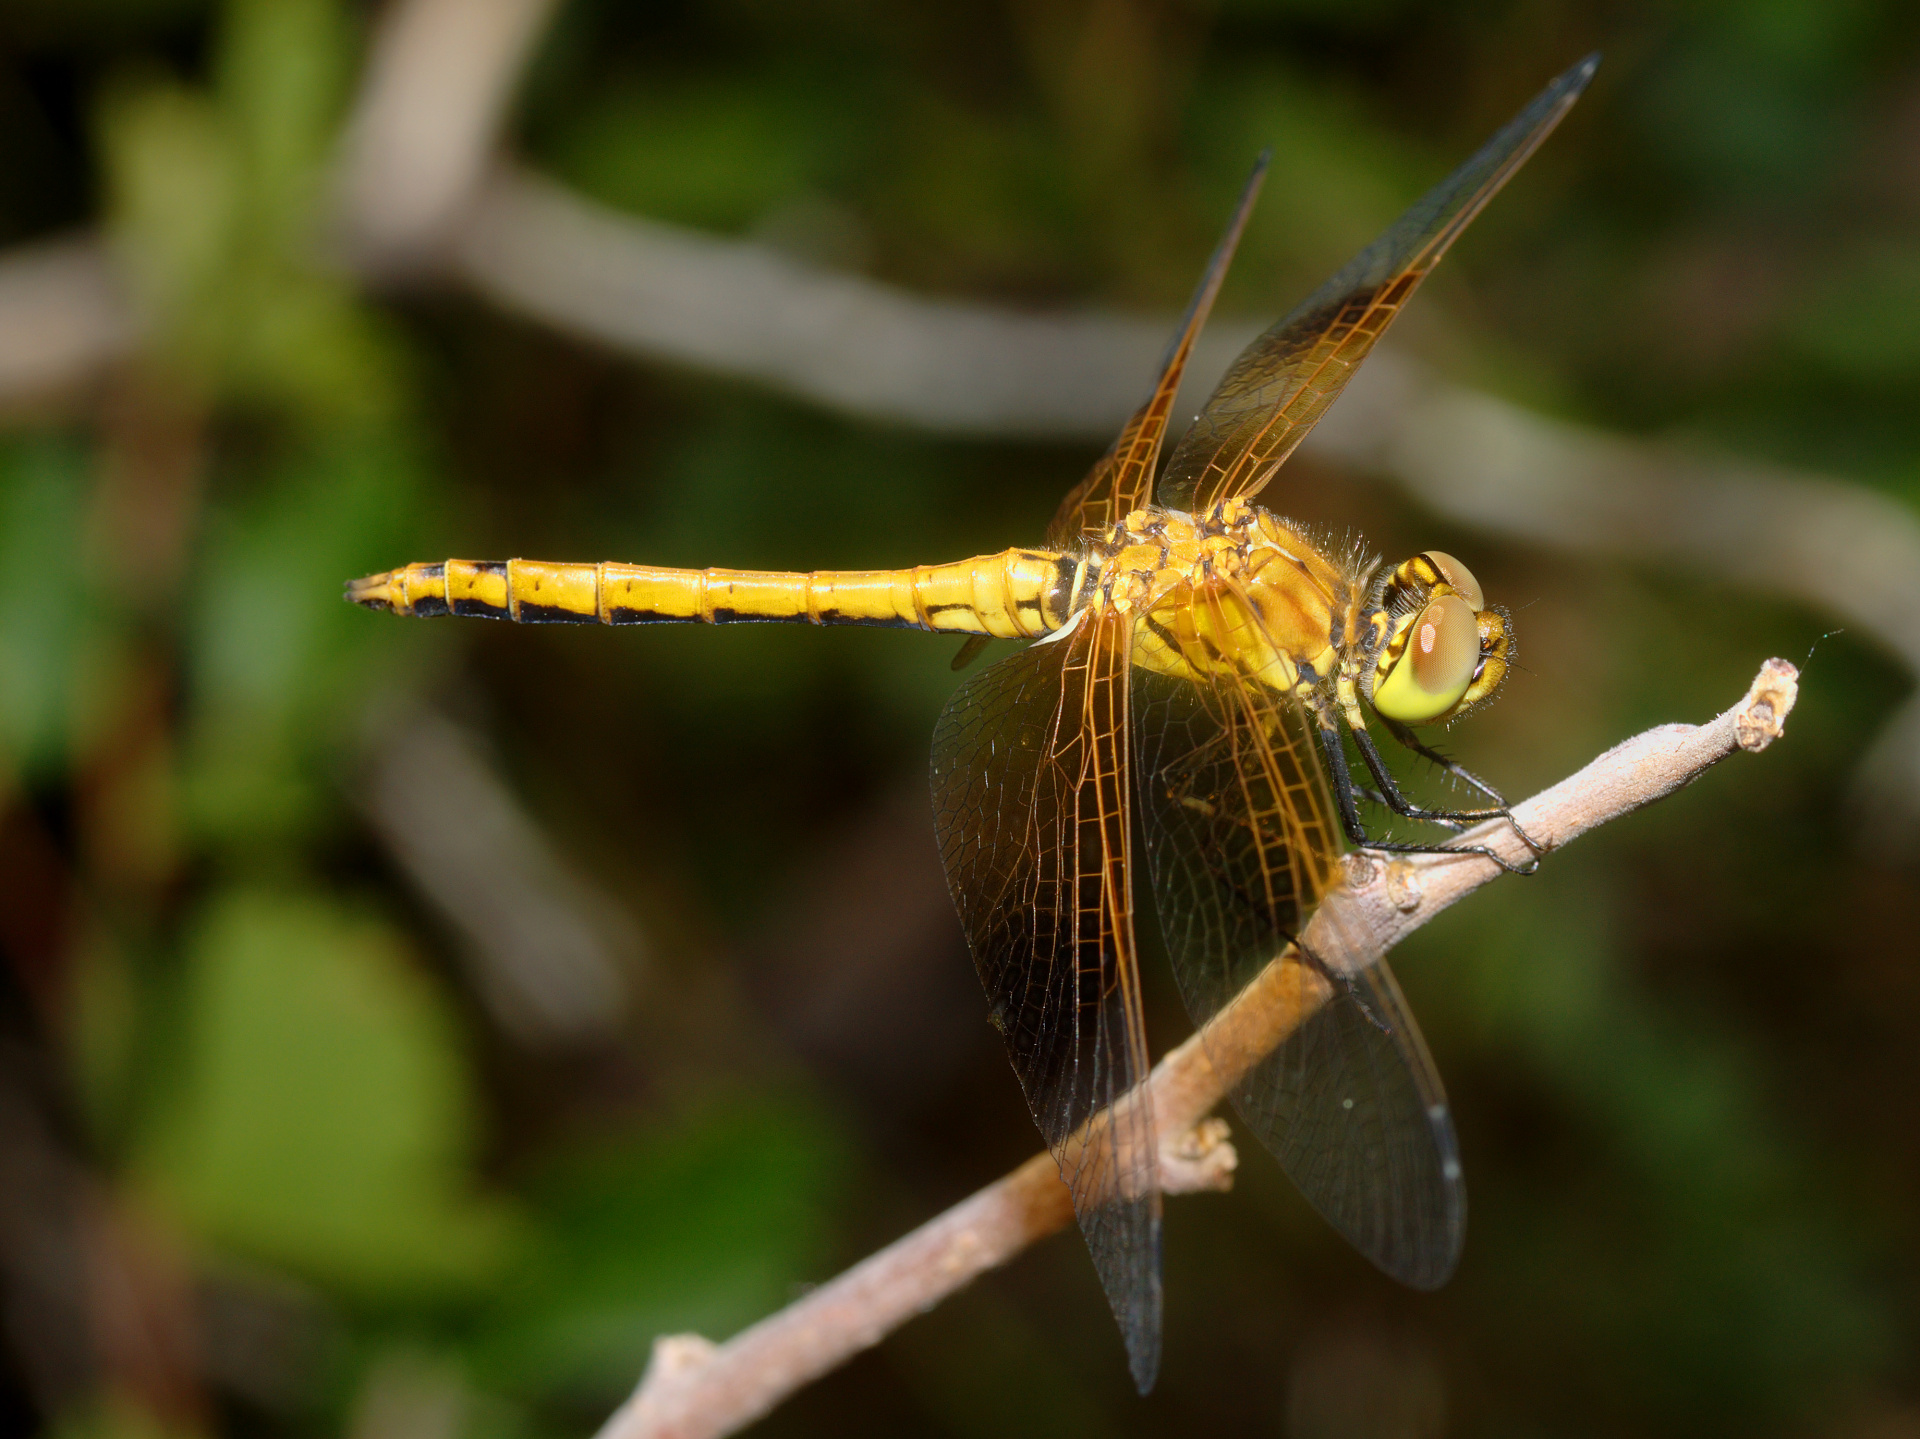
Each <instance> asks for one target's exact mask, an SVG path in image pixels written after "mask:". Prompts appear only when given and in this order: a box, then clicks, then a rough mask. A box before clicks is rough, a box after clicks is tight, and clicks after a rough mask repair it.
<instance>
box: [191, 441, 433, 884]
mask: <svg viewBox="0 0 1920 1439" xmlns="http://www.w3.org/2000/svg"><path fill="white" fill-rule="evenodd" d="M420 471H421V465H420V461H419V459H418V457H417V456H416V455H415V454H414V453H413V452H412V451H411V449H410V447H409V446H407V445H406V444H404V443H402V442H400V441H399V440H397V439H396V438H394V437H393V436H392V435H390V434H388V433H387V432H385V431H384V430H378V429H375V430H346V431H344V432H342V433H340V434H338V435H336V436H333V437H331V438H330V439H328V440H325V441H315V442H313V443H310V444H306V445H302V446H298V447H296V448H294V449H293V450H292V452H291V453H288V454H286V455H285V456H283V457H282V458H281V460H280V462H279V463H278V464H276V465H272V466H270V467H268V468H267V472H266V474H265V476H264V477H263V479H264V481H265V483H264V484H263V486H262V488H261V489H260V491H259V492H258V493H256V494H253V495H248V496H244V497H241V498H239V499H238V500H237V501H236V503H234V504H233V505H232V506H231V507H228V508H226V509H224V510H220V511H216V512H215V514H214V515H213V516H212V517H211V518H210V522H209V529H210V531H211V533H210V535H209V537H208V541H207V545H206V558H205V560H204V562H203V564H202V565H201V567H200V571H199V583H198V587H197V589H198V593H197V594H196V596H195V599H194V603H193V606H192V609H191V616H192V625H191V630H190V641H189V645H188V652H189V654H190V656H191V665H192V668H191V671H190V678H191V683H192V688H193V696H194V704H193V710H192V719H191V722H190V725H189V729H188V740H189V744H188V750H187V766H186V775H185V778H186V787H187V799H188V806H189V813H190V815H191V817H192V821H193V823H194V825H195V826H196V827H197V828H198V829H199V830H200V831H201V833H202V834H203V835H205V836H207V837H209V838H218V839H219V840H221V841H222V842H223V843H226V844H228V845H229V846H231V845H232V844H233V843H234V842H236V841H239V842H242V843H251V842H253V841H256V840H258V839H260V838H262V837H265V836H267V835H272V834H281V835H291V834H295V833H298V832H299V831H300V829H301V827H302V826H303V825H304V824H306V823H307V822H308V821H309V820H310V819H311V818H312V816H313V814H314V812H315V809H316V807H317V806H325V805H327V804H329V803H331V801H330V799H329V798H328V796H327V790H328V789H329V788H330V787H331V785H332V784H333V782H334V779H335V775H334V770H333V767H334V766H335V765H336V764H337V762H338V759H339V755H340V752H341V751H342V749H343V748H344V747H346V746H347V745H349V744H350V743H351V742H352V738H353V726H354V724H355V723H356V722H357V721H358V720H359V718H360V716H361V713H362V709H363V706H364V703H365V697H366V695H367V694H368V692H369V690H370V689H371V688H372V687H373V686H375V685H377V684H379V683H380V682H382V681H383V680H390V679H391V678H392V677H393V675H394V673H395V671H396V668H397V665H398V662H399V660H400V658H401V657H402V656H403V655H404V654H405V653H407V652H409V651H410V650H413V651H417V650H418V649H419V648H420V647H421V646H422V645H423V644H424V643H425V642H427V641H428V640H430V638H431V635H430V634H429V633H425V632H422V631H421V630H419V629H417V628H409V627H406V626H401V625H397V624H394V623H391V622H386V623H383V622H382V621H381V619H380V617H378V616H374V615H369V614H367V613H366V612H364V611H362V610H358V609H355V608H354V607H353V606H351V605H349V604H347V603H346V602H345V600H344V599H343V598H342V592H343V590H344V588H345V585H346V582H347V581H348V580H350V579H352V578H353V577H354V576H356V575H360V574H365V573H368V572H369V571H373V570H378V569H381V568H384V567H386V566H387V565H390V564H392V563H394V562H395V560H396V558H397V557H398V556H400V555H402V554H404V553H405V552H406V550H407V548H408V545H409V541H410V540H411V538H412V536H413V535H414V534H415V533H416V532H417V528H418V514H419V510H420V505H421V496H422V490H423V487H424V486H423V481H422V478H421V473H420Z"/></svg>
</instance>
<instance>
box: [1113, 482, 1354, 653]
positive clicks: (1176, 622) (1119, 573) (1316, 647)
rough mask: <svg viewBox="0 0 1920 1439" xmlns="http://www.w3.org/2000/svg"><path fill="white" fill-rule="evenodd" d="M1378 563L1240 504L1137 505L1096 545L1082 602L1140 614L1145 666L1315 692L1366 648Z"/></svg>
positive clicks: (1137, 646)
mask: <svg viewBox="0 0 1920 1439" xmlns="http://www.w3.org/2000/svg"><path fill="white" fill-rule="evenodd" d="M1374 568H1375V565H1374V563H1373V562H1372V561H1371V560H1370V559H1369V558H1367V557H1365V556H1364V555H1361V554H1360V553H1359V552H1358V551H1357V549H1355V548H1354V547H1353V546H1350V545H1336V544H1331V543H1328V542H1327V541H1325V540H1323V539H1319V538H1317V537H1315V536H1313V535H1311V534H1309V533H1308V532H1306V531H1305V530H1303V529H1302V528H1301V527H1300V526H1297V525H1295V524H1293V523H1292V522H1290V521H1288V520H1284V519H1281V518H1280V517H1279V516H1277V515H1274V514H1272V513H1270V512H1269V511H1266V510H1262V509H1259V508H1257V507H1255V506H1253V505H1250V504H1248V503H1247V502H1246V501H1244V500H1237V499H1236V500H1226V501H1223V502H1221V503H1220V504H1217V505H1214V506H1212V507H1210V508H1209V509H1208V510H1207V511H1205V512H1204V513H1202V514H1199V515H1193V514H1188V513H1186V512H1184V511H1181V510H1171V509H1163V508H1158V507H1155V508H1146V509H1138V510H1134V511H1133V512H1131V513H1130V514H1128V515H1127V516H1126V517H1125V518H1123V519H1122V520H1120V521H1119V522H1118V523H1117V524H1115V525H1113V526H1112V527H1111V528H1110V529H1109V530H1108V531H1107V532H1106V533H1105V534H1103V535H1100V536H1099V537H1098V538H1097V539H1095V540H1093V541H1092V542H1091V543H1090V544H1089V545H1088V548H1087V552H1086V560H1085V565H1084V569H1083V570H1082V574H1083V575H1084V579H1083V580H1082V594H1081V595H1079V596H1076V597H1075V598H1076V600H1077V601H1078V604H1077V605H1076V608H1081V607H1084V608H1088V609H1093V610H1096V611H1103V612H1106V611H1110V612H1114V613H1118V614H1125V615H1133V616H1137V617H1138V626H1137V629H1136V633H1135V640H1134V663H1135V664H1138V665H1144V666H1145V667H1147V668H1149V669H1153V670H1157V671H1160V672H1162V673H1166V674H1175V675H1181V676H1184V677H1186V678H1190V679H1199V678H1203V677H1206V676H1210V675H1219V674H1224V673H1229V672H1231V673H1238V674H1240V675H1243V676H1245V677H1247V678H1249V679H1252V680H1255V681H1257V682H1258V683H1260V684H1261V685H1262V686H1264V687H1267V688H1271V689H1276V690H1282V691H1294V690H1299V689H1303V688H1316V689H1317V688H1321V687H1323V686H1326V685H1330V684H1331V683H1332V682H1333V680H1334V678H1335V676H1336V674H1337V673H1338V672H1339V671H1340V670H1341V669H1342V667H1343V664H1346V663H1347V662H1349V661H1350V660H1351V659H1353V658H1354V657H1356V656H1359V655H1360V654H1362V653H1363V651H1364V650H1365V647H1366V645H1367V641H1368V638H1369V630H1368V626H1367V624H1366V622H1365V615H1366V612H1367V609H1368V602H1369V598H1370V595H1371V592H1372V590H1373V589H1374V586H1373V584H1372V576H1373V571H1374Z"/></svg>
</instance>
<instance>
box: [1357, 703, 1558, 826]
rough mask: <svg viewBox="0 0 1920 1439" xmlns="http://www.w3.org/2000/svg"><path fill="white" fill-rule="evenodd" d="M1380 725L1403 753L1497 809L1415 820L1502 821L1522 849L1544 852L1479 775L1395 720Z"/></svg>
mask: <svg viewBox="0 0 1920 1439" xmlns="http://www.w3.org/2000/svg"><path fill="white" fill-rule="evenodd" d="M1380 723H1381V724H1383V725H1385V726H1386V729H1387V733H1388V734H1390V735H1392V736H1393V737H1394V739H1395V740H1396V741H1397V742H1398V743H1400V744H1401V745H1403V746H1405V747H1406V748H1407V749H1410V750H1412V751H1413V752H1414V753H1415V754H1417V755H1419V756H1420V758H1422V759H1424V760H1428V761H1430V762H1431V763H1433V764H1437V765H1439V766H1440V768H1441V769H1443V770H1445V771H1446V772H1447V773H1448V774H1450V775H1452V776H1453V777H1454V778H1455V779H1457V780H1459V781H1461V782H1462V783H1463V784H1467V785H1470V786H1471V787H1473V788H1474V789H1477V790H1479V791H1480V793H1481V794H1483V795H1485V796H1486V797H1487V798H1488V799H1490V800H1492V801H1493V802H1494V804H1495V805H1497V806H1498V808H1496V809H1486V810H1462V811H1459V812H1457V813H1454V812H1451V811H1442V810H1434V811H1431V812H1429V813H1427V814H1425V815H1421V816H1419V817H1420V818H1422V819H1430V820H1433V821H1435V822H1436V823H1441V824H1444V823H1446V822H1447V821H1446V820H1445V819H1443V818H1442V815H1443V814H1448V815H1451V817H1452V818H1453V819H1454V820H1456V821H1458V820H1463V819H1468V818H1471V817H1474V816H1476V815H1477V816H1479V817H1481V818H1485V819H1494V818H1499V819H1504V820H1506V822H1507V823H1508V824H1510V825H1512V826H1513V832H1514V833H1515V834H1517V835H1519V836H1520V838H1521V839H1522V840H1523V841H1524V842H1525V843H1526V846H1527V848H1528V849H1530V850H1532V851H1533V852H1534V853H1535V854H1536V855H1537V854H1542V853H1544V852H1545V847H1544V846H1542V845H1540V844H1538V843H1536V842H1535V840H1534V838H1533V836H1532V835H1530V834H1528V833H1527V832H1526V830H1524V829H1522V828H1521V827H1520V824H1519V822H1518V821H1517V820H1515V819H1514V817H1513V814H1512V812H1511V811H1510V810H1508V808H1507V801H1506V799H1505V797H1504V796H1503V795H1502V794H1501V793H1500V791H1499V790H1497V789H1495V788H1494V787H1493V786H1492V785H1490V784H1488V783H1487V782H1486V781H1485V780H1483V779H1481V778H1480V776H1479V775H1477V774H1475V773H1474V772H1473V771H1472V770H1470V769H1468V768H1467V767H1466V766H1465V765H1463V764H1460V763H1458V762H1457V761H1455V760H1450V759H1448V758H1447V757H1446V756H1445V755H1443V754H1441V753H1440V751H1439V750H1437V749H1433V748H1431V747H1430V746H1428V745H1426V744H1423V743H1422V742H1421V739H1420V736H1418V735H1417V734H1415V733H1414V732H1413V731H1412V730H1411V729H1409V728H1408V727H1407V726H1405V725H1403V724H1401V723H1400V722H1399V721H1398V720H1390V719H1388V718H1387V717H1386V716H1385V715H1381V716H1380ZM1371 747H1372V745H1371V739H1370V738H1369V740H1368V742H1367V745H1366V748H1371ZM1377 758H1378V754H1377V752H1376V754H1375V759H1377ZM1367 767H1368V768H1369V769H1373V764H1372V763H1371V762H1369V764H1368V766H1367ZM1374 773H1375V774H1376V775H1378V773H1379V771H1378V770H1375V771H1374ZM1387 807H1388V808H1389V809H1395V812H1396V813H1401V812H1402V811H1399V810H1397V809H1396V807H1395V806H1393V805H1388V806H1387Z"/></svg>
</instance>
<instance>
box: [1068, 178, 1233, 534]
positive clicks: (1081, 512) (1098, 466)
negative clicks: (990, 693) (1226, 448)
mask: <svg viewBox="0 0 1920 1439" xmlns="http://www.w3.org/2000/svg"><path fill="white" fill-rule="evenodd" d="M1266 174H1267V157H1266V156H1265V155H1264V154H1263V155H1262V156H1261V157H1260V158H1259V160H1258V161H1256V162H1255V164H1254V167H1253V173H1252V174H1251V175H1249V176H1248V177H1247V183H1246V185H1245V187H1244V188H1243V189H1242V190H1241V192H1240V203H1239V204H1238V205H1236V206H1235V207H1234V211H1233V219H1232V220H1231V221H1229V222H1228V225H1227V232H1226V233H1225V234H1224V235H1222V236H1221V237H1220V243H1219V244H1218V245H1216V246H1215V247H1214V251H1213V258H1212V259H1211V260H1209V261H1208V262H1207V268H1206V272H1205V273H1204V274H1202V275H1201V276H1200V284H1199V285H1198V286H1197V287H1196V288H1195V290H1194V292H1193V298H1192V299H1191V300H1189V301H1188V302H1187V313H1186V314H1185V315H1184V316H1183V317H1182V318H1181V321H1180V325H1179V328H1178V329H1176V330H1175V331H1174V334H1173V339H1172V341H1171V342H1170V343H1169V344H1168V346H1167V353H1166V355H1165V357H1164V358H1163V359H1162V360H1161V362H1160V380H1159V383H1157V384H1156V385H1155V386H1154V387H1153V394H1152V395H1150V396H1149V397H1148V399H1147V402H1146V404H1144V405H1142V406H1141V407H1140V408H1139V409H1138V410H1136V411H1135V412H1134V415H1133V418H1132V419H1130V420H1128V421H1127V423H1126V427H1125V428H1124V429H1122V430H1121V431H1120V436H1119V438H1118V439H1116V440H1115V441H1114V442H1113V448H1111V449H1110V450H1108V451H1107V452H1106V454H1104V455H1102V456H1101V457H1100V459H1099V460H1098V461H1096V462H1095V464H1094V467H1093V469H1092V470H1090V471H1089V472H1088V474H1087V477H1086V478H1085V479H1084V480H1082V481H1081V482H1080V483H1079V484H1078V485H1076V486H1074V488H1073V489H1071V490H1069V491H1068V492H1067V496H1066V498H1065V499H1063V500H1062V501H1061V502H1060V509H1059V511H1058V513H1056V514H1055V515H1054V517H1053V523H1052V524H1051V525H1049V526H1048V527H1047V543H1048V544H1050V545H1055V546H1058V547H1060V548H1063V549H1064V548H1066V547H1068V546H1070V545H1072V544H1073V543H1074V542H1075V541H1076V540H1078V539H1079V538H1080V536H1082V535H1084V534H1098V533H1099V532H1100V531H1102V530H1104V529H1106V527H1107V526H1108V525H1111V524H1112V523H1113V522H1114V521H1115V520H1118V519H1120V518H1121V517H1122V516H1123V515H1126V514H1129V513H1131V512H1132V511H1134V510H1137V509H1139V508H1140V507H1141V506H1143V505H1145V504H1146V503H1147V501H1148V500H1149V499H1150V498H1151V497H1152V495H1153V473H1154V470H1155V469H1156V468H1158V466H1159V463H1160V445H1161V441H1162V439H1163V438H1164V437H1165V435H1166V432H1167V416H1168V414H1169V413H1170V412H1171V411H1172V409H1173V401H1174V397H1175V396H1176V395H1178V394H1179V392H1180V377H1181V375H1182V374H1184V373H1185V372H1186V368H1187V359H1188V357H1189V356H1190V355H1192V353H1193V342H1194V341H1195V340H1196V339H1198V338H1199V336H1200V331H1201V330H1202V329H1204V328H1205V327H1206V323H1207V315H1208V313H1209V312H1210V311H1211V310H1212V309H1213V301H1214V297H1215V296H1216V295H1218V294H1219V293H1220V284H1221V282H1222V281H1223V280H1225V279H1226V278H1227V267H1228V266H1229V265H1231V264H1232V263H1233V252H1234V251H1235V250H1236V249H1238V248H1239V245H1240V234H1241V232H1242V231H1243V230H1245V229H1246V227H1247V217H1248V216H1249V215H1251V214H1252V213H1253V202H1254V201H1255V200H1256V199H1258V198H1259V195H1260V185H1261V182H1262V181H1263V180H1265V179H1266Z"/></svg>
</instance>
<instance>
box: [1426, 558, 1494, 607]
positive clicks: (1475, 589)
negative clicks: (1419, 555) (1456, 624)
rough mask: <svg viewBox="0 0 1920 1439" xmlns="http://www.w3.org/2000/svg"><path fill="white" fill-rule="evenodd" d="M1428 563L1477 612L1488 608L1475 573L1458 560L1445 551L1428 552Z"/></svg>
mask: <svg viewBox="0 0 1920 1439" xmlns="http://www.w3.org/2000/svg"><path fill="white" fill-rule="evenodd" d="M1426 559H1427V563H1429V564H1431V565H1432V566H1433V567H1434V568H1435V569H1436V570H1438V571H1440V578H1441V579H1443V580H1445V581H1446V582H1447V583H1448V584H1450V585H1452V586H1453V587H1454V588H1455V589H1456V590H1458V591H1460V598H1461V599H1463V600H1465V601H1466V602H1467V603H1468V604H1470V605H1472V606H1473V607H1474V608H1475V609H1476V610H1484V609H1485V608H1486V607H1487V597H1486V596H1485V595H1483V594H1482V593H1480V581H1478V580H1476V579H1475V578H1474V577H1473V571H1472V570H1470V569H1468V568H1467V567H1466V566H1465V565H1463V564H1461V563H1460V561H1458V560H1456V559H1455V558H1454V557H1453V556H1452V555H1450V554H1448V553H1447V552H1446V551H1445V550H1428V551H1427V553H1426Z"/></svg>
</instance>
